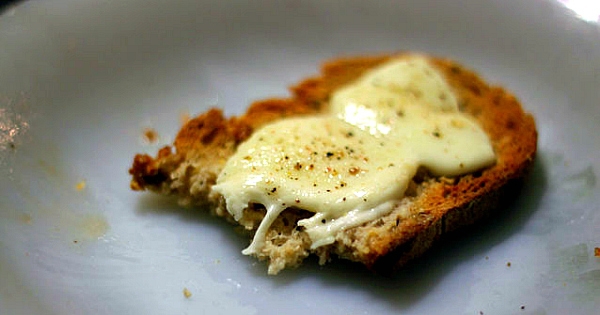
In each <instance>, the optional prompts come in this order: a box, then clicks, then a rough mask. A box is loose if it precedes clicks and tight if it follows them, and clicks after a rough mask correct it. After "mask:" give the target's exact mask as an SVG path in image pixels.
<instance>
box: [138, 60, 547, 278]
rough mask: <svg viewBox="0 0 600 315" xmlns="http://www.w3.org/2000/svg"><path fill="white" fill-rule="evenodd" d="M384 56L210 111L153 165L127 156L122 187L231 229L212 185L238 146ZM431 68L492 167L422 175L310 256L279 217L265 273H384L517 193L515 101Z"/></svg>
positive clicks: (521, 124)
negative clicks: (317, 265)
mask: <svg viewBox="0 0 600 315" xmlns="http://www.w3.org/2000/svg"><path fill="white" fill-rule="evenodd" d="M392 57H397V55H394V56H379V57H357V58H344V59H336V60H332V61H329V62H327V63H325V64H324V65H323V67H322V69H321V74H320V75H318V76H316V77H313V78H308V79H305V80H304V81H302V82H300V83H299V84H298V85H296V86H294V87H292V88H291V92H292V96H291V97H290V98H282V99H268V100H264V101H258V102H255V103H253V104H252V105H251V106H250V107H249V108H248V110H247V112H246V113H245V114H243V115H241V116H239V117H231V118H226V117H224V116H223V113H222V111H221V110H219V109H210V110H209V111H207V112H205V113H203V114H201V115H199V116H198V117H196V118H194V119H192V120H190V121H189V122H187V123H186V124H185V125H184V126H183V127H182V128H181V130H180V131H179V133H178V135H177V137H176V139H175V141H174V144H173V146H168V147H165V148H163V149H161V150H160V151H159V152H158V154H157V155H156V156H155V157H151V156H149V155H136V156H135V158H134V161H133V166H132V167H131V169H130V174H131V175H132V181H131V188H132V189H134V190H146V189H148V190H152V191H155V192H159V193H162V194H171V195H173V194H174V195H177V196H178V197H179V199H180V201H181V203H183V204H186V205H196V206H203V207H208V208H209V209H210V210H211V212H213V213H215V214H217V215H219V216H223V217H225V218H227V219H228V220H230V221H232V222H234V221H233V219H232V218H231V216H230V215H229V213H228V212H227V211H226V210H225V204H224V201H223V198H222V197H221V196H220V195H218V194H216V193H213V192H212V191H211V187H212V186H213V185H214V184H215V182H216V179H217V176H218V175H219V173H220V171H221V169H222V168H223V166H224V165H225V163H226V162H227V159H228V158H229V157H230V156H231V155H232V154H233V153H234V152H235V150H236V147H237V146H238V144H240V143H241V142H243V141H244V140H245V139H247V138H248V137H249V136H250V135H251V134H252V132H253V131H254V130H256V129H257V128H259V127H260V126H262V125H264V124H266V123H269V122H273V121H276V120H279V119H283V118H285V117H291V116H299V115H310V114H314V113H319V112H320V111H322V110H324V109H325V108H326V107H327V106H328V100H329V97H330V96H331V94H332V93H333V91H335V90H336V89H338V88H340V87H342V86H344V85H346V84H348V83H350V82H352V81H354V80H356V79H357V78H358V77H359V76H360V75H361V74H363V73H364V72H365V71H367V70H369V69H372V68H373V67H375V66H377V65H380V64H381V63H383V62H385V61H387V60H389V58H392ZM430 61H431V62H432V63H433V65H434V66H435V67H437V68H438V69H439V70H440V71H441V73H442V74H443V75H444V76H445V78H446V79H447V81H448V83H449V84H450V86H451V87H452V88H453V89H454V90H455V92H456V95H457V98H458V101H459V108H460V110H461V111H462V112H464V113H467V114H469V115H471V116H472V117H474V118H475V120H476V121H477V122H478V123H479V124H480V126H481V127H482V128H483V130H484V131H485V132H486V133H487V135H488V136H489V138H490V140H491V142H492V145H493V148H494V151H495V153H496V157H497V161H496V164H495V165H493V166H491V167H489V168H486V169H484V170H482V171H479V172H476V173H473V174H468V175H464V176H460V177H456V178H445V177H439V178H435V177H432V176H429V175H428V174H427V172H426V171H425V170H422V171H420V172H418V174H417V176H415V178H414V179H413V181H412V183H411V185H410V186H409V190H408V191H407V193H406V197H405V198H404V200H403V202H402V207H399V208H398V209H395V210H393V211H392V212H390V213H389V214H387V215H384V216H383V217H381V218H379V219H377V220H374V221H371V222H367V223H365V224H363V225H361V226H358V227H354V228H350V229H346V230H344V231H342V232H339V233H338V234H337V235H336V241H335V243H333V244H331V245H327V246H323V247H319V248H317V249H315V250H310V239H309V238H308V235H307V234H306V233H305V232H303V231H302V229H301V228H298V227H297V226H296V223H297V221H298V220H300V219H303V218H306V217H308V216H310V215H311V213H308V212H306V211H302V210H298V209H288V210H286V211H284V212H283V213H282V215H280V216H279V217H278V218H277V220H276V222H275V223H274V224H273V225H272V226H271V227H270V229H269V232H268V233H267V242H266V246H265V247H264V248H263V249H262V251H261V253H260V254H259V255H258V256H259V258H260V259H267V260H269V263H270V265H269V273H277V272H278V271H280V270H281V269H283V268H285V267H293V266H296V265H298V264H299V263H300V262H301V261H302V260H303V259H304V258H305V257H306V256H308V255H309V254H311V253H312V254H316V255H318V256H319V257H320V261H321V263H324V262H326V261H328V260H329V259H330V258H332V257H336V256H337V257H342V258H346V259H350V260H353V261H357V262H361V263H363V264H365V265H366V266H367V267H368V268H370V269H375V270H381V271H389V270H392V269H395V268H397V267H399V266H401V265H403V264H404V263H406V262H407V261H409V260H411V259H413V258H415V257H417V256H419V255H420V254H422V253H423V252H424V251H425V250H426V249H428V248H429V247H430V246H431V245H432V243H433V242H434V241H435V240H436V239H438V238H439V237H440V236H441V235H443V234H444V233H446V232H449V231H452V230H454V229H456V228H458V227H461V226H464V225H469V224H473V223H475V222H477V221H478V220H479V219H481V218H483V217H484V216H486V215H487V214H489V213H491V212H492V211H494V210H496V209H497V208H498V206H499V205H500V204H502V203H503V201H504V200H506V199H507V198H511V197H513V196H514V195H515V194H516V193H517V192H518V186H519V181H520V180H521V179H522V178H523V177H525V175H526V174H527V173H528V171H529V170H530V169H531V167H532V165H533V160H534V157H535V153H536V148H537V132H536V128H535V122H534V120H533V118H532V116H531V115H529V114H527V113H525V112H524V111H523V109H522V108H521V105H520V103H519V102H518V100H517V99H516V98H515V96H513V95H512V94H510V93H509V92H507V91H505V90H504V89H503V88H501V87H495V86H490V85H488V84H487V83H486V82H484V81H483V80H482V79H480V78H479V77H478V76H477V75H476V74H475V73H473V72H472V71H470V70H468V69H465V68H464V67H463V66H461V65H459V64H457V63H455V62H453V61H450V60H446V59H439V58H433V57H430ZM400 208H402V209H400ZM407 211H408V215H406V213H407ZM264 213H265V211H264V208H261V206H260V205H257V206H254V207H251V208H249V209H247V210H246V211H245V215H244V219H243V220H241V221H240V222H239V223H240V224H242V225H244V226H245V227H246V228H247V229H249V230H253V229H256V228H257V227H258V223H259V222H260V220H261V219H262V217H263V216H264Z"/></svg>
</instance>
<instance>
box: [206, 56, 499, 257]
mask: <svg viewBox="0 0 600 315" xmlns="http://www.w3.org/2000/svg"><path fill="white" fill-rule="evenodd" d="M494 161H495V156H494V152H493V150H492V147H491V144H490V142H489V140H488V138H487V136H486V134H485V133H484V132H483V131H482V130H481V128H480V127H479V126H478V125H477V124H476V123H475V122H474V121H473V120H472V119H471V118H470V117H468V116H466V115H464V114H461V113H460V112H459V111H458V106H457V101H456V97H455V95H454V93H453V92H452V90H451V88H450V87H449V86H448V84H447V83H446V82H445V81H444V80H443V78H442V76H441V75H440V74H439V73H438V72H437V71H436V70H435V69H434V68H433V67H432V66H430V65H429V63H428V62H427V60H426V59H425V58H423V57H419V56H414V57H406V58H403V59H397V60H393V61H391V62H388V63H386V64H384V65H382V66H380V67H378V68H375V69H373V70H371V71H370V72H368V73H367V74H365V75H364V76H363V77H361V78H359V79H358V80H357V81H356V82H354V83H353V84H351V85H348V86H346V87H344V88H341V89H339V90H338V91H337V92H336V93H334V94H333V95H332V98H331V102H330V112H329V113H325V114H323V115H320V116H312V117H303V118H291V119H285V120H280V121H277V122H275V123H272V124H269V125H266V126H264V127H263V128H261V129H260V130H257V131H256V132H255V133H254V134H253V135H252V136H251V137H250V138H249V139H248V140H247V141H245V142H244V143H242V144H241V145H240V146H239V147H238V149H237V151H236V153H235V154H234V155H233V156H232V157H231V158H230V159H229V160H228V162H227V163H226V165H225V167H224V169H223V171H222V172H221V174H220V175H219V177H218V179H217V185H215V186H214V187H213V189H214V190H215V191H216V192H218V193H220V194H222V195H223V196H224V198H225V201H226V206H227V210H228V211H229V212H230V213H231V214H232V215H233V217H234V219H236V220H238V221H239V220H240V219H241V218H242V216H243V210H244V209H245V208H246V207H248V205H249V204H262V205H264V207H265V208H266V210H267V214H266V216H265V218H264V219H263V220H262V222H261V224H260V226H259V228H258V230H257V232H256V235H255V237H254V239H253V241H252V244H251V245H250V246H249V247H248V248H247V249H246V250H244V253H245V254H253V253H258V252H259V251H260V250H261V248H262V246H263V245H264V237H265V234H266V231H267V230H268V228H269V226H270V225H271V223H272V222H273V220H275V219H276V218H277V216H278V215H279V213H281V211H283V210H284V209H286V208H289V207H295V208H300V209H304V210H308V211H310V212H313V213H315V215H314V216H312V217H310V218H308V219H304V220H301V221H299V222H298V225H299V226H302V227H304V228H305V231H306V232H307V233H308V235H309V236H310V238H311V241H312V248H316V247H319V246H323V245H327V244H331V243H333V242H334V241H335V235H336V234H337V233H338V232H339V231H341V230H344V229H347V228H350V227H354V226H358V225H360V224H363V223H365V222H368V221H371V220H374V219H376V218H378V217H380V216H382V215H385V214H386V213H388V212H389V211H391V210H392V209H393V208H394V207H396V206H397V204H398V203H399V202H400V200H401V199H402V197H403V196H404V192H405V190H406V188H407V186H408V184H409V182H410V180H411V178H412V177H413V176H414V174H415V173H416V171H417V169H418V168H419V167H420V166H423V167H426V168H428V169H429V170H430V172H432V173H433V174H435V175H440V176H443V175H445V176H456V175H461V174H465V173H468V172H472V171H476V170H478V169H481V168H483V167H486V166H489V165H491V164H493V163H494Z"/></svg>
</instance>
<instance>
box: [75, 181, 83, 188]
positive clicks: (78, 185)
mask: <svg viewBox="0 0 600 315" xmlns="http://www.w3.org/2000/svg"><path fill="white" fill-rule="evenodd" d="M75 189H76V190H77V191H82V190H83V189H85V181H84V180H82V181H80V182H79V183H77V185H75Z"/></svg>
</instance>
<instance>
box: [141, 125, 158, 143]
mask: <svg viewBox="0 0 600 315" xmlns="http://www.w3.org/2000/svg"><path fill="white" fill-rule="evenodd" d="M144 141H146V142H148V143H156V142H157V141H158V133H157V132H156V130H154V129H152V128H146V129H144Z"/></svg>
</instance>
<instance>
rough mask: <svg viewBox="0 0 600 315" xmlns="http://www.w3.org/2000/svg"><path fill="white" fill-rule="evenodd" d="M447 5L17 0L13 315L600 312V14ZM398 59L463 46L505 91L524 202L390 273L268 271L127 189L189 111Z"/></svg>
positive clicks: (1, 67)
mask: <svg viewBox="0 0 600 315" xmlns="http://www.w3.org/2000/svg"><path fill="white" fill-rule="evenodd" d="M448 2H449V3H446V2H442V1H436V0H431V1H424V0H421V1H381V2H378V3H373V2H371V1H369V2H365V1H354V0H352V1H316V0H315V1H291V0H290V1H266V0H261V1H248V2H246V1H197V0H193V1H192V0H186V1H141V0H133V1H108V0H106V1H59V0H55V1H43V2H42V1H31V2H25V3H22V4H20V5H18V6H16V7H14V8H11V9H9V10H7V11H5V12H4V13H3V15H1V16H0V73H1V74H2V75H0V279H1V280H0V313H2V314H219V313H223V314H229V313H234V312H235V313H236V314H268V313H274V314H281V313H283V312H285V313H286V314H311V313H324V314H386V313H402V314H481V313H483V314H567V313H569V314H592V313H594V309H595V310H596V311H597V310H598V308H600V298H599V297H600V257H595V256H594V248H595V247H600V229H599V228H598V227H600V209H599V207H600V206H598V205H599V204H600V188H599V185H598V183H597V181H598V180H597V174H599V172H600V158H598V157H599V156H600V124H599V123H598V122H600V27H599V26H598V24H597V21H598V20H597V19H596V20H593V19H591V20H590V19H587V20H585V19H582V18H580V17H579V16H578V15H577V14H576V13H575V12H574V11H572V10H571V9H568V8H567V7H566V6H565V5H563V4H561V3H559V2H556V1H550V0H546V1H543V0H539V1H526V0H522V1H503V0H495V1H494V0H486V1H481V0H460V1H452V2H451V3H450V1H448ZM565 2H566V1H565ZM571 2H573V1H571ZM588 11H589V10H588ZM588 13H589V12H588ZM398 50H416V51H423V52H428V53H431V54H435V55H439V56H446V57H451V58H454V59H456V60H458V61H459V62H461V63H463V64H465V65H468V66H469V67H471V68H473V69H475V70H476V71H477V72H479V73H480V74H481V75H482V76H483V77H484V78H486V79H487V80H488V81H490V82H494V83H497V84H500V85H503V86H505V87H506V88H508V89H510V90H511V91H513V92H514V93H515V94H516V95H517V96H518V97H519V98H520V100H521V101H522V103H523V105H524V107H525V108H526V109H527V110H528V111H530V112H532V113H533V114H534V116H535V118H536V120H537V124H538V130H539V134H540V138H539V156H538V160H537V164H536V167H535V169H534V172H533V174H532V176H531V178H530V180H529V182H528V184H527V186H526V187H525V189H524V191H523V194H522V196H521V197H520V198H518V199H517V200H515V202H514V204H513V205H512V206H511V207H509V208H507V209H505V211H504V212H503V213H502V214H500V215H499V216H498V217H496V218H495V219H494V220H493V221H494V222H490V223H488V224H484V225H482V226H480V227H478V228H476V229H474V230H472V231H469V232H468V233H465V234H464V235H457V236H455V237H453V238H452V239H450V240H448V241H446V242H444V243H442V244H440V246H438V247H436V248H434V249H432V250H431V251H430V252H429V253H428V254H427V255H426V256H425V257H423V258H422V259H420V260H418V261H417V262H416V263H415V264H413V265H411V266H409V267H408V268H406V269H405V270H404V271H403V272H401V273H399V274H398V275H396V276H395V277H393V278H391V279H388V278H381V277H377V276H374V275H371V274H369V273H368V272H366V271H364V270H363V269H362V268H361V267H360V266H355V265H352V264H349V263H345V262H336V263H334V264H330V265H327V266H324V267H320V266H318V264H317V262H316V261H315V260H312V259H309V260H308V261H307V262H306V263H305V264H304V265H303V266H302V267H301V268H299V269H297V270H291V271H285V272H283V273H282V274H280V275H279V276H277V277H269V276H267V275H266V266H265V264H264V263H259V262H256V261H255V260H254V259H252V258H248V257H245V256H243V255H242V254H241V253H240V251H241V250H242V249H243V248H244V247H245V245H247V240H246V239H245V238H244V237H242V236H239V235H238V234H236V232H234V231H233V229H232V228H231V226H229V225H227V224H225V223H222V222H221V221H220V220H218V219H215V218H211V217H210V216H208V215H205V214H203V213H200V212H198V211H194V210H190V209H181V208H179V207H178V206H177V204H176V203H175V202H174V201H173V200H171V199H168V198H161V197H157V196H152V195H150V194H142V193H135V192H132V191H130V190H129V176H128V174H127V170H128V167H129V165H130V163H131V161H132V157H133V155H134V154H135V153H139V152H147V153H154V152H156V150H157V149H158V148H160V147H161V146H163V145H165V144H168V143H170V142H171V141H172V140H173V138H174V136H175V133H176V132H177V130H178V128H179V126H180V121H181V119H182V116H185V115H188V114H189V115H194V114H197V113H200V112H203V111H205V110H206V109H207V108H209V107H211V106H219V107H222V108H224V109H225V111H226V113H228V114H237V113H241V111H242V110H243V108H245V107H246V106H247V104H249V103H250V102H251V101H253V100H257V99H261V98H265V97H271V96H285V95H287V91H286V86H289V85H291V84H293V83H294V82H296V81H298V80H300V79H301V78H304V77H306V76H309V75H312V74H315V73H316V71H317V67H318V65H319V64H320V62H322V61H323V60H326V59H328V58H332V57H336V56H343V55H356V54H374V53H381V52H393V51H398ZM147 128H150V129H152V130H155V131H156V132H157V135H158V139H157V140H156V141H148V139H144V136H143V133H144V130H146V129H147ZM184 288H185V289H187V290H188V291H189V292H190V293H191V296H189V297H188V298H186V297H185V296H184V294H183V290H184Z"/></svg>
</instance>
